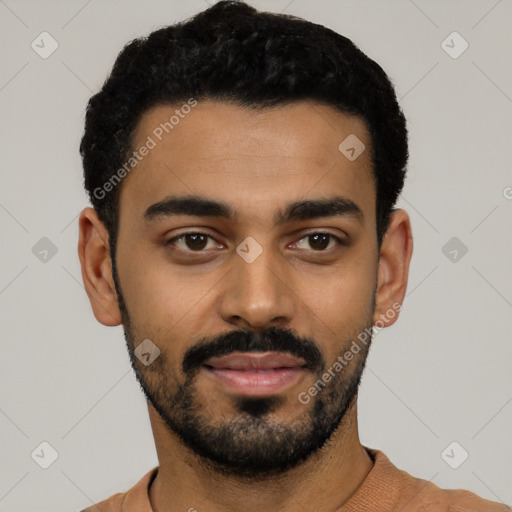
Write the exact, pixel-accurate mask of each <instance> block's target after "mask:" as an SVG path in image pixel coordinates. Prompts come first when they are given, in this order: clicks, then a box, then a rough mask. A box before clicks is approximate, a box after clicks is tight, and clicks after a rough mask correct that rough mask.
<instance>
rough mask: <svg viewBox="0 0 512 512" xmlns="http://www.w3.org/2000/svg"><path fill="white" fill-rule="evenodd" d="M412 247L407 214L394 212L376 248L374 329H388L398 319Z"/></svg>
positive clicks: (403, 211) (399, 211)
mask: <svg viewBox="0 0 512 512" xmlns="http://www.w3.org/2000/svg"><path fill="white" fill-rule="evenodd" d="M412 248H413V242H412V231H411V222H410V219H409V215H408V214H407V212H406V211H405V210H394V211H393V212H392V213H391V216H390V220H389V225H388V229H387V231H386V234H385V235H384V238H383V240H382V244H381V248H380V256H379V267H378V280H377V292H376V297H375V312H374V315H373V323H374V325H376V326H377V327H388V326H389V325H392V324H394V323H395V321H396V319H397V318H398V313H399V311H400V308H401V307H402V302H403V300H404V297H405V291H406V289H407V281H408V278H409V263H410V261H411V256H412Z"/></svg>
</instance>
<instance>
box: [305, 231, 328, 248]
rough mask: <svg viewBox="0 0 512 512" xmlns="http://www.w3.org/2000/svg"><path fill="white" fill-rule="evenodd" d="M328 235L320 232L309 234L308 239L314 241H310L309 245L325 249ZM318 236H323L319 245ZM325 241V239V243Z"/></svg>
mask: <svg viewBox="0 0 512 512" xmlns="http://www.w3.org/2000/svg"><path fill="white" fill-rule="evenodd" d="M329 237H330V235H328V234H326V233H320V234H316V235H310V239H313V240H314V242H313V243H311V241H310V245H311V247H313V249H325V248H326V247H327V246H328V245H329ZM319 238H323V242H324V243H322V242H320V244H319V245H320V247H319V246H318V243H317V242H318V239H319ZM325 241H327V243H325Z"/></svg>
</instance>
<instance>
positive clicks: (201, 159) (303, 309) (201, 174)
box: [79, 101, 412, 512]
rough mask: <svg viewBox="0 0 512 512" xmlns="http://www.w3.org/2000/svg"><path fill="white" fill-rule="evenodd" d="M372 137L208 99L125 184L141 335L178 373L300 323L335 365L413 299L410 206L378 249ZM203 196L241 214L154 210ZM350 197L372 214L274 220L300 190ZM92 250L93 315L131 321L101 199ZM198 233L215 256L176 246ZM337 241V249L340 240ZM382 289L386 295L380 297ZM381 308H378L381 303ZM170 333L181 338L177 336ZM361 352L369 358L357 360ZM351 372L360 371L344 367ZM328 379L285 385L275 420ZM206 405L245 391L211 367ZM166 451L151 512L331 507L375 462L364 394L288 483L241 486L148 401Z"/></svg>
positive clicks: (359, 127)
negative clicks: (199, 350)
mask: <svg viewBox="0 0 512 512" xmlns="http://www.w3.org/2000/svg"><path fill="white" fill-rule="evenodd" d="M177 107H179V106H176V105H172V106H169V105H161V106H157V107H154V108H152V109H151V110H149V111H147V112H146V113H145V114H144V115H143V117H142V118H141V120H140V122H139V124H138V127H137V130H136V132H135V134H134V140H133V147H134V148H138V147H140V146H141V145H142V144H144V143H145V141H146V139H147V137H148V135H151V134H152V132H153V130H154V129H155V127H157V126H158V125H159V124H160V123H161V122H163V121H165V120H168V119H169V118H170V116H171V115H173V114H174V111H175V109H176V108H177ZM349 134H356V136H357V137H358V138H359V139H360V140H361V141H362V142H363V143H364V144H365V146H366V150H365V151H364V152H363V153H362V154H361V156H359V157H358V158H357V159H356V160H354V161H349V160H348V159H347V158H345V156H343V155H342V154H341V153H340V151H339V150H338V145H339V144H340V142H341V141H343V140H344V139H345V138H346V137H347V136H348V135H349ZM370 149H371V140H370V137H369V135H368V132H367V129H366V126H365V123H364V122H363V121H362V120H361V119H359V118H357V117H354V116H348V115H345V114H342V113H339V112H338V111H336V110H334V109H333V108H331V107H328V106H325V105H319V104H316V103H313V102H296V103H293V104H292V105H288V106H285V107H273V108H271V109H267V110H265V111H261V110H252V109H246V108H241V107H238V106H234V105H229V104H226V103H222V102H216V101H201V102H199V103H198V105H197V106H196V107H194V108H193V109H192V112H191V113H190V114H189V115H187V116H186V117H185V118H184V119H181V120H180V123H179V125H177V126H175V127H174V129H173V131H172V132H171V133H169V134H167V135H165V136H164V138H163V140H162V141H161V142H158V144H157V146H156V147H155V148H154V149H152V150H151V151H150V152H149V154H148V155H147V156H146V157H145V158H144V159H143V160H142V161H141V162H139V164H138V165H137V167H136V169H135V170H133V171H132V172H131V173H130V174H129V175H128V176H127V177H126V178H125V179H124V180H123V182H122V184H121V191H120V227H119V235H118V241H117V250H116V261H117V269H118V276H119V281H120V285H121V288H122V292H123V297H124V299H125V302H126V306H127V309H128V311H129V313H130V318H131V321H132V326H131V327H132V328H133V332H134V333H135V336H136V338H137V339H138V340H139V341H141V340H143V339H145V338H149V339H152V340H170V339H171V337H172V343H170V342H167V343H161V345H159V347H160V349H161V350H162V352H163V353H165V356H166V361H167V362H168V364H171V365H173V366H172V370H173V371H174V372H176V375H179V376H180V377H181V378H184V377H183V373H182V371H181V363H182V361H183V355H184V353H185V351H186V350H187V349H188V348H189V347H190V346H191V344H193V343H195V342H197V340H198V339H199V337H201V336H207V337H212V336H216V335H220V334H222V333H226V332H229V331H232V330H238V329H242V328H244V329H253V330H259V329H264V328H266V327H269V326H278V327H287V328H290V329H293V330H294V332H296V333H298V334H299V335H300V336H307V337H310V338H311V339H313V340H314V341H315V343H316V345H317V346H318V348H319V350H320V352H321V353H322V355H323V357H324V358H325V361H326V363H327V367H329V366H331V365H332V364H333V362H334V361H335V360H336V357H337V355H338V354H339V353H340V352H341V351H343V350H344V349H348V348H349V346H350V343H348V344H347V341H346V340H349V339H355V338H356V337H357V334H358V333H359V332H361V330H362V329H363V328H364V327H365V326H366V325H367V322H368V321H370V323H371V321H373V322H376V321H377V320H381V321H382V323H381V324H379V326H382V325H384V326H388V325H391V324H393V323H394V322H395V321H396V319H397V318H398V315H393V317H392V318H390V315H387V314H386V313H387V312H389V310H390V309H392V308H393V304H396V303H400V304H401V303H402V301H403V298H404V296H405V292H406V287H407V279H408V271H409V262H410V259H411V254H412V234H411V226H410V221H409V217H408V215H407V213H406V212H405V211H403V210H396V211H394V212H393V213H392V216H391V220H390V224H389V228H388V231H387V233H386V235H385V237H384V240H383V243H382V245H381V248H380V252H379V251H378V246H377V237H376V221H375V215H376V213H375V208H376V205H375V199H376V197H375V194H376V191H375V182H374V179H373V176H372V173H371V168H372V167H371V165H372V164H371V151H370ZM179 194H197V195H201V196H205V197H208V198H211V199H216V200H222V201H225V202H227V203H229V204H230V205H231V206H232V207H233V208H234V209H236V211H237V218H236V219H235V220H233V221H231V220H227V219H220V218H209V217H189V216H179V217H176V216H175V217H162V218H159V219H158V220H156V221H153V222H147V221H145V220H144V218H143V213H144V211H145V210H146V209H147V208H148V207H149V206H150V205H152V204H154V203H157V202H158V201H161V200H162V199H164V198H165V197H168V196H170V195H179ZM333 195H340V196H343V197H345V198H348V199H350V200H352V201H353V202H354V203H356V204H357V205H358V206H359V208H360V209H361V211H362V214H363V215H362V217H361V218H356V217H355V216H350V215H342V216H337V217H325V218H318V219H312V220H305V221H292V222H290V223H288V224H285V225H280V226H276V225H275V224H274V217H275V215H276V212H277V211H278V210H280V209H282V208H284V207H285V206H286V205H287V204H288V203H290V202H293V201H297V200H303V199H307V198H308V199H318V198H328V197H331V196H333ZM79 222H80V240H79V256H80V261H81V266H82V276H83V280H84V285H85V288H86V291H87V293H88V296H89V298H90V301H91V305H92V309H93V312H94V315H95V317H96V319H97V320H98V321H99V322H101V323H102V324H104V325H108V326H115V325H119V324H120V323H121V320H122V318H121V312H120V310H119V305H118V298H117V294H116V290H115V286H114V282H113V278H112V263H111V261H110V257H109V238H108V233H107V231H106V229H105V227H104V225H103V224H102V222H101V221H100V220H99V219H98V216H97V214H96V212H95V211H94V210H93V209H92V208H86V209H84V210H83V211H82V213H81V215H80V221H79ZM189 231H201V232H206V233H208V234H209V235H211V236H212V237H213V239H210V241H209V242H208V246H207V247H206V248H205V249H204V252H203V253H202V254H204V255H203V256H197V255H196V254H195V255H194V259H193V260H192V262H191V259H190V258H191V257H190V251H191V250H192V249H190V246H187V244H186V243H185V240H183V239H182V240H181V241H179V242H176V243H175V244H174V246H175V247H176V246H177V247H178V248H180V249H182V250H183V251H189V252H188V253H183V252H182V253H180V254H181V255H178V251H177V250H175V251H173V250H172V249H171V248H170V247H169V246H168V245H165V243H166V242H167V241H168V240H169V239H171V238H173V237H176V236H178V235H182V234H184V233H186V232H189ZM318 232H320V233H330V234H333V235H335V236H340V237H344V239H345V240H347V241H348V244H347V245H345V246H338V245H337V244H336V243H335V241H331V242H329V248H328V249H324V252H322V251H320V250H316V251H315V250H314V249H312V248H311V247H312V244H311V243H310V242H311V240H310V239H308V238H307V237H306V234H313V233H318ZM247 236H251V237H253V238H254V239H255V240H256V241H257V242H258V243H259V244H260V245H261V247H262V248H263V252H262V254H261V255H260V256H259V257H258V258H257V259H256V260H255V261H254V262H252V263H250V264H248V263H247V262H246V261H244V260H243V259H242V258H241V257H240V256H239V255H238V254H237V253H236V250H235V249H236V247H237V246H238V245H239V244H240V243H241V242H242V241H243V240H244V239H245V238H246V237H247ZM331 247H332V248H331ZM374 292H375V303H373V294H374ZM373 306H375V307H374V308H373ZM171 333H172V334H171ZM360 357H363V356H360ZM347 371H350V368H349V369H348V370H347ZM316 379H317V377H316V376H315V375H313V374H311V373H306V374H305V375H304V377H303V378H302V379H301V380H300V381H299V382H298V383H297V384H296V385H294V386H292V387H291V388H289V389H286V390H285V391H284V392H283V393H282V397H283V398H284V401H283V402H282V405H281V406H280V407H279V408H277V410H275V411H272V412H271V413H270V414H272V419H274V420H275V421H278V422H281V423H284V424H289V423H291V422H293V421H296V420H298V419H301V418H303V417H304V415H305V414H306V413H307V411H308V407H311V406H312V403H313V400H312V401H311V402H310V404H306V405H304V404H301V403H300V402H299V401H298V400H297V396H298V394H299V393H300V392H301V391H304V390H307V389H308V388H309V387H310V386H311V385H312V384H313V383H314V382H315V381H316ZM196 389H197V396H198V400H199V403H200V406H201V410H202V412H203V413H204V414H205V415H206V416H207V418H208V419H209V420H211V421H212V422H214V421H220V420H221V419H222V418H230V417H232V416H233V415H234V414H236V411H235V409H234V406H233V400H232V398H233V397H232V396H230V395H229V393H227V392H226V390H225V389H224V388H223V387H222V386H221V385H218V384H212V382H211V380H208V378H207V376H206V375H204V374H202V373H200V374H199V375H198V376H197V380H196ZM148 410H149V417H150V421H151V426H152V429H153V435H154V438H155V444H156V450H157V454H158V459H159V472H158V475H157V478H156V479H155V481H154V483H153V485H152V486H151V490H150V501H151V505H152V507H153V510H155V511H156V512H162V511H164V510H166V511H167V510H189V509H190V508H191V507H194V508H196V509H197V510H200V511H201V512H209V511H212V512H213V511H216V512H219V511H235V510H246V511H248V512H260V511H261V512H263V511H267V512H268V511H270V510H276V511H277V510H279V511H283V512H286V511H292V510H293V511H296V510H297V507H298V504H300V507H301V510H302V509H303V510H315V511H333V510H336V509H337V508H338V507H340V506H341V505H342V504H343V503H345V502H346V501H347V500H348V499H349V498H350V496H351V495H352V494H353V493H354V492H355V490H356V489H357V488H358V487H359V486H360V485H361V483H362V481H363V480H364V479H365V477H366V476H367V474H368V473H369V471H370V470H371V468H372V461H371V459H370V457H369V456H368V454H367V452H366V450H365V449H364V448H363V446H362V445H361V443H360V440H359V434H358V426H357V405H356V403H355V401H354V403H353V404H352V406H351V407H350V408H349V409H348V411H347V413H346V414H345V416H344V418H343V421H342V422H341V424H340V426H339V428H338V429H337V430H336V431H335V433H334V435H333V436H332V437H331V439H330V441H329V442H328V443H327V444H326V445H325V446H324V447H323V448H322V449H321V450H320V451H319V452H317V453H315V454H314V455H313V456H311V457H310V458H308V459H307V460H306V461H305V462H304V463H303V464H301V465H299V466H297V467H295V468H293V469H291V470H289V471H287V472H285V473H283V474H280V475H277V476H272V477H271V478H270V477H269V478H267V479H262V480H260V481H257V480H252V481H248V480H244V479H243V478H237V477H235V476H232V477H227V476H225V475H220V474H217V473H216V472H215V471H212V470H211V468H208V467H206V466H205V465H204V464H203V463H202V461H201V460H200V458H199V457H198V456H197V455H196V454H194V453H193V452H192V451H191V450H190V449H188V448H187V447H186V446H184V445H183V443H182V442H181V441H180V439H179V438H178V437H177V436H176V435H175V434H174V433H172V432H171V431H170V430H169V429H168V428H167V426H166V424H165V422H164V421H163V420H162V418H161V417H160V415H159V414H158V412H157V411H156V410H155V409H154V408H153V407H152V405H151V404H149V403H148Z"/></svg>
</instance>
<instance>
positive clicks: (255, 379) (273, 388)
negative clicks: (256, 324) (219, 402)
mask: <svg viewBox="0 0 512 512" xmlns="http://www.w3.org/2000/svg"><path fill="white" fill-rule="evenodd" d="M203 368H204V369H205V370H206V372H207V373H208V374H209V375H210V376H211V377H212V378H214V379H215V380H216V381H217V382H219V383H220V384H221V385H222V386H224V387H226V388H227V389H228V390H229V391H231V392H233V393H235V394H238V395H243V396H255V397H263V396H271V395H275V394H277V393H282V392H283V391H285V390H286V389H288V388H290V387H292V386H293V385H294V384H296V383H297V382H298V381H299V380H300V378H301V377H302V376H303V375H304V373H305V361H304V360H303V359H302V358H296V357H293V356H292V355H290V354H285V353H282V352H258V353H255V352H251V353H248V352H234V353H232V354H229V355H227V356H222V357H213V358H210V359H209V360H208V361H206V363H205V365H204V367H203Z"/></svg>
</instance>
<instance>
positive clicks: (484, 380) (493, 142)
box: [0, 0, 512, 512]
mask: <svg viewBox="0 0 512 512" xmlns="http://www.w3.org/2000/svg"><path fill="white" fill-rule="evenodd" d="M252 3H253V5H254V6H256V7H258V8H264V9H266V10H272V11H283V12H286V13H289V14H295V15H298V16H302V17H305V18H307V19H309V20H311V21H315V22H318V23H321V24H324V25H326V26H328V27H330V28H332V29H334V30H336V31H338V32H340V33H341V34H344V35H345V36H347V37H349V38H351V39H353V41H354V42H355V43H356V44H358V45H359V46H360V48H361V49H362V50H363V51H364V52H366V53H367V54H368V55H369V56H370V57H372V58H373V59H375V60H376V61H377V62H379V63H380V64H381V65H382V66H383V67H384V69H385V70H386V71H387V72H388V73H389V75H390V76H391V78H392V80H393V82H394V84H395V85H396V88H397V92H398V96H399V98H400V101H401V105H402V106H403V109H404V112H405V114H406V117H407V118H408V122H409V130H410V151H411V159H410V165H409V176H408V179H407V183H406V186H405V190H404V193H403V195H402V197H401V199H400V202H399V205H400V206H401V207H403V208H405V209H407V210H408V211H409V213H410V215H411V218H412V224H413V233H414V235H415V252H414V255H413V260H412V267H411V271H410V284H409V289H408V295H407V299H406V301H405V304H404V308H403V311H402V315H401V317H400V320H399V322H398V323H397V324H396V325H394V326H392V327H390V328H389V329H385V330H383V331H382V332H380V333H379V334H378V336H377V337H376V338H375V341H374V345H373V349H372V352H371V354H370V358H369V362H368V369H367V371H366V373H365V376H364V377H363V384H362V389H361V393H360V425H361V437H362V441H363V443H364V444H365V445H367V446H370V447H373V448H379V449H382V450H383V451H384V452H385V453H386V454H387V455H388V456H389V457H390V458H391V460H392V461H393V462H394V463H395V464H396V465H397V466H399V467H401V468H403V469H405V470H406V471H408V472H410V473H412V474H413V475H415V476H418V477H422V478H425V479H427V480H432V481H433V482H434V483H436V484H437V485H439V486H441V487H447V488H459V487H462V488H467V489H470V490H472V491H474V492H476V493H478V494H480V495H482V496H484V497H486V498H488V499H492V500H496V501H504V502H508V503H509V504H510V503H512V487H511V485H510V482H511V481H512V436H511V435H510V432H511V428H510V427H511V424H512V404H511V402H512V385H511V384H512V377H511V362H512V357H511V356H512V348H511V343H510V331H511V327H512V315H511V308H512V289H511V274H512V270H511V265H510V262H511V261H512V238H511V236H510V235H511V224H512V222H511V219H512V216H511V209H512V200H510V198H511V197H512V189H511V188H510V187H512V176H511V172H510V169H511V152H510V136H511V131H512V130H511V115H510V114H511V103H512V100H511V93H510V89H511V66H510V62H512V60H511V48H512V44H511V43H512V42H511V20H512V12H511V11H512V3H511V2H510V1H507V0H502V1H496V0H489V1H487V0H485V1H484V0H482V1H464V2H463V1H426V0H415V1H414V2H413V1H407V0H400V1H386V2H383V1H361V0H359V1H326V0H324V1H315V2H312V1H310V2H308V1H306V0H292V1H290V0H267V1H254V2H252ZM206 6H207V3H206V2H205V1H203V0H194V1H190V2H187V3H185V2H178V1H157V0H151V1H147V0H146V1H144V2H143V1H140V0H139V1H123V2H121V1H117V2H114V1H100V0H92V1H84V0H80V1H66V2H64V1H61V2H56V1H54V2H51V1H44V2H42V1H41V2H36V1H30V2H28V1H17V0H0V20H1V21H0V23H1V26H0V29H1V31H0V33H1V40H0V52H1V75H0V118H1V125H2V133H1V137H0V144H1V151H0V155H1V173H2V186H1V189H0V223H1V232H2V244H1V265H0V311H1V315H2V321H1V327H0V329H1V339H2V344H1V357H0V433H1V437H0V443H1V445H0V446H1V452H0V510H2V511H7V512H21V511H24V512H25V511H33V512H35V511H37V512H38V511H53V512H64V511H70V510H79V509H81V508H82V507H85V506H88V505H90V504H91V503H92V502H97V501H99V500H102V499H104V498H106V497H108V496H110V495H111V494H114V493H116V492H119V491H125V490H127V489H128V488H129V487H131V486H132V485H133V484H135V483H136V481H138V480H139V479H140V478H141V477H142V476H143V474H144V473H146V472H147V471H148V470H149V469H151V468H152V467H153V466H155V465H157V463H158V462H157V458H156V452H155V448H154V443H153V438H152V433H151V430H150V425H149V420H148V417H147V409H146V405H145V401H144V398H143V395H142V392H141V391H140V389H139V387H138V384H137V382H136V380H135V377H134V375H133V373H132V371H131V369H130V365H129V359H128V355H127V353H126V349H125V345H124V338H123V336H122V329H121V327H117V328H107V327H104V326H102V325H100V324H98V323H97V322H96V320H95V319H94V317H93V315H92V312H91V309H90V305H89V302H88V299H87V297H86V294H85V292H84V289H83V286H82V282H81V277H80V269H79V262H78V257H77V250H76V246H77V234H78V230H77V216H78V214H79V212H80V210H81V209H82V208H83V207H84V206H86V204H87V199H86V196H85V194H84V192H83V191H82V185H81V183H82V176H81V161H80V158H79V153H78V144H79V141H80V137H81V135H82V129H83V117H84V109H85V106H86V103H87V100H88V99H89V97H90V96H91V94H92V93H93V92H95V91H97V90H98V88H99V87H100V86H101V84H102V82H103V80H104V79H105V77H106V74H107V73H108V71H109V70H110V68H111V66H112V64H113V61H114V59H115V57H116V55H117V53H118V52H119V51H120V49H121V48H122V46H123V45H124V44H125V43H127V42H128V41H129V40H131V39H132V38H134V37H137V36H139V35H144V34H148V33H149V32H151V31H152V30H154V29H155V28H157V27H160V26H163V25H167V24H170V23H173V22H174V21H177V20H181V19H183V18H185V17H188V16H190V15H192V14H193V13H195V12H197V11H199V10H201V9H203V8H205V7H206ZM43 31H47V32H49V33H50V34H51V36H52V37H53V38H54V39H55V40H56V41H57V42H58V45H59V46H58V49H57V50H56V51H55V52H54V53H53V54H52V55H51V56H50V57H48V58H47V59H42V58H41V57H40V56H39V54H37V53H36V52H35V51H34V50H33V49H32V48H31V43H32V41H34V40H35V41H36V43H37V42H38V41H39V45H40V46H41V45H42V43H40V39H41V38H39V34H40V33H41V32H43ZM453 31H457V32H458V33H459V34H460V35H461V36H462V37H463V38H464V39H465V40H466V41H467V42H468V43H469V47H468V49H467V50H466V51H465V52H464V53H463V54H462V55H460V56H459V57H458V58H456V59H454V58H452V57H451V56H449V55H448V54H447V53H446V52H445V50H444V49H443V47H442V45H441V43H442V42H443V41H444V40H445V39H446V38H447V36H448V35H449V34H451V33H452V32H453ZM448 44H449V45H451V46H453V47H454V48H452V52H453V51H456V50H458V49H460V48H461V41H460V40H453V42H451V40H450V39H448ZM45 48H46V49H48V48H49V42H48V40H46V43H45ZM507 187H509V188H507ZM43 237H47V238H48V239H49V240H51V242H52V243H53V244H54V245H55V247H56V249H57V252H56V254H54V255H52V253H51V251H50V252H49V253H48V254H47V255H46V261H41V258H43V260H44V253H42V252H41V251H42V250H43V249H44V248H45V247H46V246H45V244H48V242H47V241H46V242H45V241H43V242H39V243H40V245H36V244H37V243H38V241H39V240H40V239H41V238H43ZM452 237H457V238H458V240H459V241H460V242H456V244H459V247H458V248H457V247H456V246H454V247H451V246H449V247H448V249H445V252H446V253H447V254H448V257H447V256H445V254H444V253H443V251H442V248H443V247H444V246H445V244H446V243H447V242H448V240H450V239H451V238H452ZM461 243H463V244H464V245H465V246H466V247H467V248H468V252H467V254H465V255H463V256H461V255H462V252H461V251H460V247H461V245H460V244H461ZM41 244H42V245H41ZM34 246H36V248H35V249H34V250H33V247H34ZM41 247H42V249H41ZM454 248H455V250H458V253H457V257H458V259H457V261H455V262H454V261H451V259H450V258H453V256H454V253H452V255H450V254H449V253H450V251H453V250H454ZM43 441H47V442H48V443H50V445H52V446H53V447H54V449H55V450H56V451H57V452H58V458H57V460H56V461H55V462H54V463H53V464H52V465H51V466H50V467H49V468H48V469H42V468H41V467H39V465H38V464H36V462H35V461H34V460H33V459H32V458H31V453H32V452H33V451H34V450H36V449H38V447H39V445H40V443H41V442H43ZM453 441H457V442H458V443H459V445H460V446H462V447H463V448H464V449H465V450H466V451H467V452H468V453H469V458H468V459H467V460H466V461H465V462H464V463H463V464H462V465H461V466H460V467H459V468H458V469H452V468H451V467H450V466H449V465H448V464H447V463H446V462H445V460H444V459H443V457H442V456H441V454H442V453H443V451H444V450H445V448H446V447H447V446H448V445H449V444H450V443H452V442H453ZM40 450H41V449H40V448H39V449H38V450H36V453H39V454H40V458H39V460H41V461H42V460H43V459H44V458H45V457H49V452H48V450H46V452H45V451H44V449H43V452H41V451H40ZM449 453H450V455H451V461H453V460H456V459H457V458H458V457H460V454H461V453H462V452H461V451H460V448H458V447H456V449H455V451H454V452H450V451H449ZM42 454H44V455H42ZM34 458H35V459H37V457H34ZM445 459H446V457H445Z"/></svg>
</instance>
